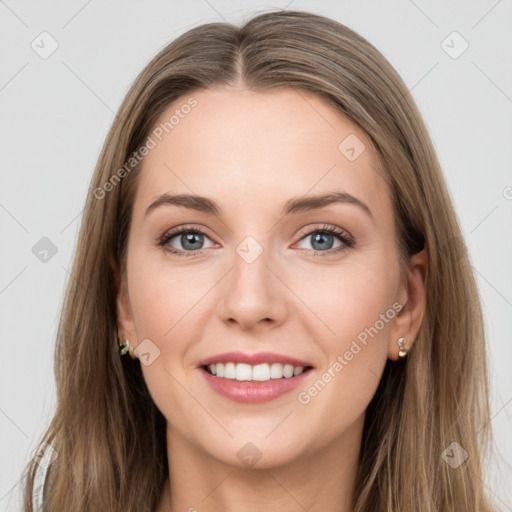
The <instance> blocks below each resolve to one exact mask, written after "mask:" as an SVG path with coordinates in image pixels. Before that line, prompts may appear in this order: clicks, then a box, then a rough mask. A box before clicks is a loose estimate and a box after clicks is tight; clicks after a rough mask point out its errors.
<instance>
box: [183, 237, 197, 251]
mask: <svg viewBox="0 0 512 512" xmlns="http://www.w3.org/2000/svg"><path fill="white" fill-rule="evenodd" d="M201 236H202V235H200V234H199V233H186V234H183V235H181V243H182V245H183V247H184V248H185V249H190V250H192V251H194V250H196V249H199V247H190V246H189V244H194V243H198V242H201V239H200V237H201ZM198 239H199V240H198ZM194 241H195V242H194Z"/></svg>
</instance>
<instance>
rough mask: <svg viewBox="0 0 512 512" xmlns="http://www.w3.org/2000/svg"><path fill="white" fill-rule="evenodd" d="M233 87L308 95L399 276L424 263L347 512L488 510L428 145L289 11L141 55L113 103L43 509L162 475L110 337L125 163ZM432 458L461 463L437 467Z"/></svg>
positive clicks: (480, 388)
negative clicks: (379, 188) (417, 298)
mask: <svg viewBox="0 0 512 512" xmlns="http://www.w3.org/2000/svg"><path fill="white" fill-rule="evenodd" d="M233 84H243V85H244V86H246V87H247V88H249V89H252V90H254V91H260V92H264V91H270V90H272V89H276V88H294V89H295V90H297V91H298V92H300V91H309V92H313V93H315V94H316V95H318V96H319V97H321V98H323V99H324V100H326V101H327V102H329V104H331V105H332V106H333V107H334V108H336V109H337V110H338V111H339V112H340V113H341V114H343V115H345V116H347V117H348V118H349V119H350V120H351V121H352V122H353V123H355V124H356V125H357V126H358V127H360V128H361V129H362V130H363V131H364V132H365V133H366V134H367V135H368V137H369V139H370V140H371V143H372V144H373V145H374V147H375V148H376V150H377V152H378V155H379V158H380V159H381V161H382V165H383V168H384V169H385V171H386V172H385V178H386V179H387V180H388V182H389V185H390V189H391V191H392V199H393V204H394V212H395V222H396V227H397V233H398V235H397V236H398V240H397V242H398V244H399V247H400V256H401V262H402V266H403V267H405V265H406V264H407V259H408V256H410V255H412V254H414V253H415V252H418V251H419V250H420V249H422V248H423V247H424V248H425V250H426V251H427V253H428V260H429V272H428V277H427V282H426V295H427V304H426V311H425V316H424V320H423V323H422V326H421V329H420V333H419V336H418V339H417V340H416V342H415V344H414V346H413V348H412V350H411V352H410V353H409V355H408V358H407V360H406V362H402V363H398V364H397V363H396V362H395V363H392V362H391V361H388V362H387V365H386V368H385V370H384V374H383V376H382V379H381V382H380V385H379V388H378V390H377V392H376V394H375V396H374V398H373V400H372V401H371V403H370V405H369V407H368V410H367V413H366V422H365V426H364V433H363V439H364V440H363V446H362V450H361V455H360V471H359V474H358V486H357V493H356V496H355V503H354V510H355V511H356V512H370V511H371V512H376V511H388V512H390V511H394V512H398V511H400V512H401V511H408V512H414V511H416V512H419V511H425V510H429V511H442V512H460V511H461V510H464V511H466V512H470V511H474V512H476V511H478V512H487V511H490V510H492V508H491V504H490V503H489V501H488V498H487V497H486V495H485V493H484V485H483V483H482V480H481V479H482V471H483V470H482V465H483V464H482V462H483V453H485V450H484V449H485V447H487V446H488V443H489V441H490V422H489V405H488V387H487V386H488V384H487V372H486V352H485V339H484V330H483V321H482V314H481V307H480V302H479V299H478V292H477V287H476V285H475V279H474V276H473V273H472V268H471V265H470V262H469V258H468V254H467V252H466V249H465V244H464V241H463V237H462V234H461V230H460V227H459V225H458V222H457V219H456V215H455V213H454V209H453V206H452V202H451V199H450V196H449V193H448V191H447V188H446V185H445V182H444V178H443V175H442V172H441V169H440V166H439V163H438V159H437V156H436V154H435V151H434V149H433V145H432V142H431V139H430V137H429V134H428V132H427V130H426V127H425V125H424V123H423V121H422V118H421V116H420V113H419V111H418V109H417V107H416V105H415V103H414V101H413V99H412V98H411V96H410V94H409V91H408V89H407V87H406V86H405V84H404V83H403V81H402V79H401V78H400V76H399V75H398V74H397V72H396V71H395V70H394V68H393V67H392V66H391V64H390V63H389V62H388V61H387V60H386V59H385V58H384V57H383V55H382V54H381V53H380V52H379V51H378V50H377V49H376V48H374V47H373V46H372V45H371V44H370V43H369V42H368V41H367V40H366V39H364V38H363V37H361V36H360V35H358V34H357V33H355V32H353V31H352V30H350V29H349V28H347V27H346V26H344V25H342V24H340V23H337V22H335V21H333V20H330V19H328V18H324V17H322V16H318V15H314V14H310V13H306V12H299V11H277V12H266V13H263V14H259V15H257V16H256V17H253V18H252V19H251V20H249V21H248V22H247V23H246V24H245V25H243V26H242V27H236V26H233V25H231V24H228V23H209V24H206V25H202V26H200V27H197V28H194V29H192V30H189V31H188V32H186V33H185V34H183V35H181V36H180V37H179V38H177V39H176V40H175V41H173V42H172V43H171V44H169V45H168V46H166V47H165V48H164V49H163V50H162V51H160V53H159V54H158V55H156V57H155V58H154V59H153V60H152V61H151V62H150V63H149V64H148V66H147V67H146V68H145V69H144V70H143V71H142V72H141V74H140V75H139V76H138V77H137V79H136V80H135V82H134V83H133V85H132V87H131V89H130V90H129V92H128V94H127V95H126V97H125V99H124V101H123V103H122V105H121V107H120V108H119V111H118V114H117V116H116V119H115V120H114V122H113V125H112V127H111V129H110V131H109V134H108V136H107V138H106V141H105V144H104V146H103V149H102V152H101V155H100V157H99V160H98V163H97V166H96V170H95V172H94V175H93V177H92V181H91V184H90V188H89V191H88V195H87V200H86V206H85V210H84V213H83V218H82V224H81V227H80V234H79V239H78V243H77V247H76V253H75V256H74V262H73V267H72V271H71V277H70V279H69V282H68V284H67V290H66V295H65V300H64V304H63V310H62V315H61V318H60V324H59V329H58V334H57V341H56V351H55V375H56V384H57V409H56V412H55V415H54V417H53V419H52V421H51V424H50V426H49V428H48V429H47V431H46V433H45V434H44V437H43V439H42V441H46V442H47V443H48V444H50V445H51V446H52V448H53V449H54V450H55V452H56V454H58V456H57V458H56V459H55V460H54V461H53V462H52V463H51V465H50V466H49V467H48V473H47V478H46V482H45V486H44V510H45V511H46V512H62V511H63V510H72V511H75V512H89V511H94V512H97V511H98V510H100V511H102V512H103V511H109V512H117V511H119V512H121V511H122V512H130V511H132V512H143V511H153V510H154V509H155V507H156V505H157V503H158V500H159V497H160V493H161V492H162V488H163V483H164V481H165V480H166V478H167V477H168V461H167V451H166V439H165V429H166V421H165V418H164V417H163V416H162V414H161V413H160V411H159V410H158V409H157V408H156V406H155V405H154V403H153V401H152V399H151V396H150V394H149V392H148V389H147V387H146V385H145V382H144V379H143V377H142V372H141V368H140V362H139V361H138V360H131V359H129V358H122V359H121V357H120V356H119V353H118V346H117V338H116V335H117V319H116V302H115V296H116V290H117V283H116V279H115V276H116V271H117V270H120V272H121V275H124V272H125V262H126V246H127V235H128V231H129V228H130V219H131V212H132V204H133V199H134V193H135V190H136V186H137V176H138V175H139V170H140V166H139V165H133V166H131V167H130V166H128V167H127V166H126V163H127V162H128V161H130V160H131V158H133V155H134V154H138V153H137V151H138V150H139V148H141V146H143V145H144V144H145V141H146V140H147V137H148V134H149V133H150V130H151V129H152V128H153V126H154V124H155V121H156V119H157V118H158V117H159V115H160V114H161V113H162V111H163V110H164V109H165V108H166V106H168V105H169V104H170V103H171V102H173V101H175V100H176V99H178V98H180V97H183V98H185V100H186V99H187V97H190V96H192V95H193V92H194V91H197V90H199V89H207V88H208V87H210V86H213V85H226V86H230V85H233ZM185 100H184V101H185ZM132 163H133V162H132ZM123 166H124V172H120V170H121V169H123ZM107 183H110V185H108V186H106V184H107ZM454 442H455V443H457V445H453V444H452V443H454ZM450 446H451V448H450ZM459 447H460V448H459ZM447 448H448V449H449V450H450V449H451V450H452V452H451V453H453V450H454V449H457V450H459V452H457V453H458V456H460V454H461V453H464V452H461V451H460V449H463V450H465V452H467V454H468V458H467V459H466V460H465V461H464V462H463V463H462V464H461V465H460V466H459V467H452V465H450V464H448V463H447V462H446V461H445V459H446V456H445V455H446V452H445V450H446V449H447ZM448 453H450V452H448ZM450 456H451V455H450ZM37 469H38V465H37V463H36V462H34V461H30V463H29V464H28V465H27V467H26V469H25V473H24V478H25V480H26V481H25V487H24V490H25V492H24V507H25V508H24V509H25V511H26V512H28V511H32V510H33V508H32V504H31V499H32V494H33V491H34V478H35V475H36V471H37Z"/></svg>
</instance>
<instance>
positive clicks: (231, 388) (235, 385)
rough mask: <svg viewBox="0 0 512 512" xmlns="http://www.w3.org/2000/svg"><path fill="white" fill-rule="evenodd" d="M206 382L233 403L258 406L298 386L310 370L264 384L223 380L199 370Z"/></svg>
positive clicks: (202, 369)
mask: <svg viewBox="0 0 512 512" xmlns="http://www.w3.org/2000/svg"><path fill="white" fill-rule="evenodd" d="M200 371H201V373H202V374H203V375H204V378H205V379H206V382H208V384H209V385H210V386H211V388H212V389H213V390H214V391H216V392H217V393H219V395H222V396H224V397H226V398H229V399H231V400H234V401H235V402H243V403H249V404H259V403H262V402H268V401H269V400H273V399H274V398H277V397H278V396H281V395H284V394H285V393H287V392H288V391H292V390H293V389H295V388H296V387H297V386H299V385H300V384H301V383H302V382H303V381H304V379H306V378H307V377H308V376H309V373H310V372H311V370H307V371H305V372H302V373H301V374H300V375H297V376H296V377H289V378H282V379H270V380H267V381H265V382H258V381H239V380H236V379H224V378H222V377H216V376H215V375H212V374H210V373H208V372H207V371H206V370H205V369H204V368H200Z"/></svg>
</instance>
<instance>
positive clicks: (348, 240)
mask: <svg viewBox="0 0 512 512" xmlns="http://www.w3.org/2000/svg"><path fill="white" fill-rule="evenodd" d="M182 233H195V234H199V235H205V236H208V235H206V233H204V232H203V231H201V230H200V229H197V228H194V227H188V226H182V227H180V228H176V229H175V230H172V231H170V232H167V233H165V235H163V236H162V237H161V238H160V240H159V241H158V243H157V245H158V246H159V247H163V248H165V250H166V251H167V252H169V253H171V254H175V255H177V256H180V257H181V256H185V257H187V256H196V255H199V254H202V250H201V249H197V250H195V251H181V250H177V249H174V248H170V247H166V246H167V243H168V242H169V241H170V240H171V239H172V238H174V237H175V236H177V235H181V234H182ZM314 233H323V234H325V233H328V234H332V235H336V236H337V237H338V239H339V240H340V241H341V242H342V243H343V245H341V246H340V247H337V248H336V249H329V250H327V251H317V250H316V249H306V250H308V251H313V252H314V253H315V254H318V253H320V254H322V256H321V257H324V256H323V255H324V254H325V255H326V256H331V255H333V254H337V253H340V252H342V251H345V250H347V249H349V248H352V247H354V240H353V238H352V236H350V235H349V234H348V233H347V232H346V231H345V230H342V229H339V228H335V227H334V226H329V225H324V226H322V227H321V228H315V229H312V230H310V231H307V232H302V233H301V234H300V239H299V241H301V240H303V239H304V238H306V237H307V236H310V235H312V234H314Z"/></svg>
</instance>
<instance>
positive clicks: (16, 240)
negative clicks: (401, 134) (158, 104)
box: [0, 0, 512, 511]
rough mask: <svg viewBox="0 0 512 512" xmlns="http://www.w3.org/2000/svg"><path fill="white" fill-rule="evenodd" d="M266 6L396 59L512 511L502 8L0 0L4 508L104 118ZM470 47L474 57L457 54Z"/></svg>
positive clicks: (38, 407) (14, 506)
mask: <svg viewBox="0 0 512 512" xmlns="http://www.w3.org/2000/svg"><path fill="white" fill-rule="evenodd" d="M272 7H280V8H285V7H287V8H289V9H299V10H310V11H313V12H316V13H319V14H323V15H326V16H329V17H332V18H334V19H336V20H338V21H340V22H342V23H344V24H346V25H348V26H349V27H351V28H353V29H354V30H356V31H357V32H359V33H360V34H362V35H363V36H365V37H366V38H367V39H369V41H370V42H372V43H373V44H374V45H375V46H376V47H377V48H378V49H379V50H380V51H381V52H382V53H383V54H384V55H385V56H386V57H387V58H388V59H389V60H390V62H391V63H392V64H393V65H394V66H395V67H396V69H397V70H398V72H399V73H400V74H401V75H402V77H403V78H404V80H405V82H406V84H407V85H408V87H409V88H410V90H411V94H412V95H413V97H414V99H415V100H416V102H417V103H418V106H419V108H420V110H421V112H422V114H423V116H424V118H425V121H426V123H427V126H428V128H429V130H430V132H431V134H432V137H433V139H434V143H435V147H436V149H437V151H438V155H439V158H440V160H441V164H442V166H443V169H444V172H445V175H446V179H447V182H448V185H449V188H450V190H451V193H452V196H453V200H454V202H455V206H456V209H457V212H458V215H459V218H460V221H461V225H462V227H463V230H464V234H465V237H466V240H467V243H468V246H469V250H470V255H471V258H472V262H473V266H474V268H475V272H476V276H477V279H478V284H479V288H480V292H481V297H482V301H483V306H484V314H485V320H486V328H487V333H488V339H489V343H488V358H489V367H490V380H491V406H492V426H493V429H494V433H495V438H496V452H497V453H496V454H495V455H494V456H492V457H491V458H490V464H489V469H488V472H487V474H486V477H485V482H486V485H487V486H488V488H489V491H490V492H491V493H492V494H493V496H494V497H495V499H496V501H497V503H498V504H499V505H500V506H501V507H502V509H503V510H512V498H511V495H512V490H510V485H508V486H507V485H506V483H507V482H511V481H512V470H511V461H512V441H511V439H510V432H511V431H512V430H511V426H512V420H511V416H512V372H511V371H510V367H509V366H510V362H511V361H512V340H511V336H510V332H511V328H512V270H511V268H512V267H511V264H510V263H511V261H512V239H511V233H512V230H511V227H512V226H511V225H512V173H511V169H510V164H511V162H512V154H511V153H512V143H511V142H512V115H511V114H512V58H511V53H512V52H511V50H512V2H511V1H510V0H508V1H507V0H501V1H496V0H493V1H478V2H475V1H473V2H468V1H464V2H463V1H451V2H445V1H442V2H440V1H436V2H434V1H429V2H427V1H420V0H415V1H414V2H413V1H410V0H401V1H393V2H391V1H385V2H377V1H371V2H370V1H361V0H360V1H341V2H334V1H332V2H328V1H321V2H313V1H300V0H294V1H292V2H290V1H289V0H286V1H276V2H274V3H259V2H254V1H244V2H236V3H235V2H227V1H222V0H208V1H207V0H188V1H187V2H183V3H179V2H170V1H168V2H163V1H149V2H148V1H146V2H142V1H123V2H121V1H117V2H115V1H109V2H107V1H103V2H100V1H98V0H89V1H86V0H85V1H82V2H73V1H68V2H42V1H40V2H35V1H34V2H16V1H15V0H5V1H2V0H0V52H1V55H0V63H1V66H0V108H1V122H0V131H1V132H0V172H1V175H0V179H1V187H0V230H1V243H0V257H1V260H0V261H1V265H0V314H1V317H0V318H1V323H0V344H1V347H0V354H1V356H0V436H1V437H0V510H2V511H3V510H9V511H15V510H18V509H19V505H18V492H19V488H20V486H19V485H18V483H19V478H20V475H21V471H22V468H23V467H24V465H25V463H26V461H27V459H28V457H30V456H31V454H32V452H33V450H34V449H35V447H36V446H37V444H38V442H39V440H40V436H41V435H42V434H43V432H44V430H45V428H46V426H47V424H48V422H49V420H50V418H51V415H52V411H53V410H54V406H55V386H54V381H53V349H54V342H55V334H56V329H57V323H58V316H59V312H60V307H61V304H62V298H63V292H64V289H65V285H66V283H67V280H68V279H69V271H68V269H69V268H70V265H71V257H72V254H73V250H74V246H75V243H76V238H77V233H78V227H79V223H80V220H81V212H82V209H83V204H84V200H85V194H86V190H87V187H88V183H89V180H90V177H91V174H92V171H93V168H94V166H95V163H96V159H97V157H98V154H99V150H100V147H101V144H102V142H103V139H104V137H105V135H106V133H107V130H108V128H109V126H110V123H111V122H112V120H113V117H114V112H115V111H116V110H117V107H118V106H119V104H120V102H121V100H122V98H123V96H124V94H125V93H126V92H127V90H128V87H129V85H130V83H131V82H132V80H133V79H134V78H135V76H136V75H137V73H138V72H139V71H140V70H141V69H142V68H143V66H144V65H146V64H147V62H148V61H149V60H150V58H151V57H152V56H153V55H154V54H155V53H156V52H157V50H159V49H160V48H161V47H162V46H164V45H165V44H167V43H168V42H169V41H170V40H172V39H174V38H175V37H176V36H177V35H179V34H181V33H182V32H184V31H186V30H188V29H189V28H192V27H193V26H196V25H197V24H200V23H205V22H209V21H218V20H222V19H223V18H224V19H225V20H227V21H229V22H234V23H239V22H242V21H243V20H245V19H247V18H248V17H249V16H250V15H251V14H253V13H255V12H259V11H262V10H267V9H269V8H272ZM43 31H47V32H48V33H49V34H51V37H52V38H53V39H54V40H55V41H56V42H57V43H58V48H57V49H56V51H55V52H54V53H53V54H52V55H50V56H49V57H48V58H45V59H43V58H42V57H41V56H40V55H39V54H38V53H36V51H34V49H33V48H32V47H31V44H32V42H33V41H35V42H34V43H33V44H34V45H39V47H42V45H43V43H41V37H46V38H47V39H45V40H44V48H45V49H46V51H47V50H49V49H50V48H51V46H50V45H51V40H50V39H49V38H48V36H39V35H40V34H41V32H43ZM454 31H456V32H458V33H459V34H460V36H461V37H462V38H463V39H461V38H459V36H457V35H455V36H453V35H451V34H452V33H453V32H454ZM448 36H450V37H448ZM447 37H448V39H447ZM464 40H465V41H466V42H467V43H468V44H469V47H468V48H467V50H466V51H465V52H464V53H462V54H461V55H458V56H457V54H458V53H460V51H461V50H462V49H463V48H464V46H463V45H464ZM443 41H445V43H443ZM39 51H40V52H41V51H42V48H40V49H39ZM449 53H451V55H450V54H449ZM454 56H457V58H453V57H454ZM43 237H47V238H49V239H50V240H51V241H52V243H53V244H54V245H55V246H56V249H57V252H56V254H55V255H53V256H52V254H51V253H49V254H48V256H47V261H46V262H44V261H41V260H40V259H39V258H38V257H36V255H35V254H34V252H33V247H34V246H35V245H36V244H37V243H38V242H39V241H40V239H41V238H43ZM36 247H37V246H36ZM454 321H455V319H454ZM84 393H87V390H86V389H84ZM507 487H508V489H507Z"/></svg>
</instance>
